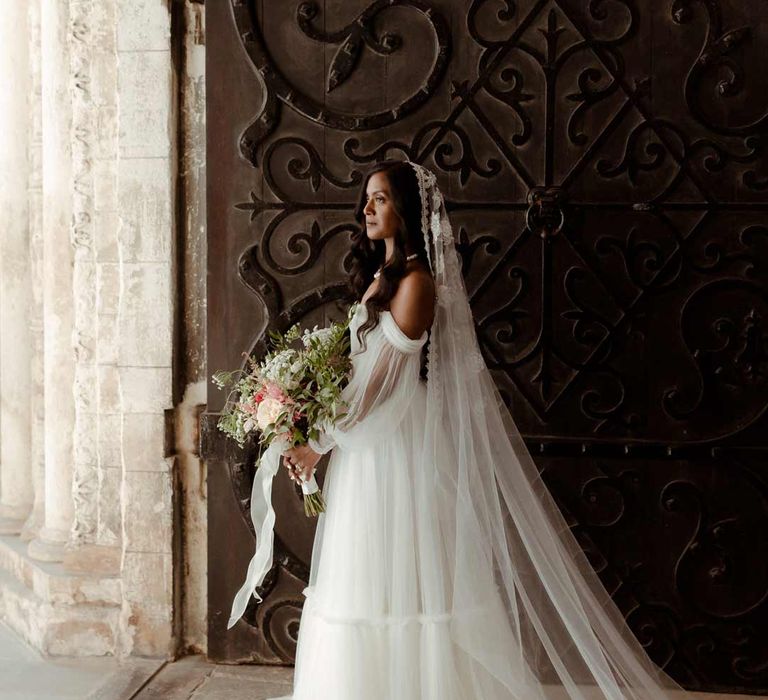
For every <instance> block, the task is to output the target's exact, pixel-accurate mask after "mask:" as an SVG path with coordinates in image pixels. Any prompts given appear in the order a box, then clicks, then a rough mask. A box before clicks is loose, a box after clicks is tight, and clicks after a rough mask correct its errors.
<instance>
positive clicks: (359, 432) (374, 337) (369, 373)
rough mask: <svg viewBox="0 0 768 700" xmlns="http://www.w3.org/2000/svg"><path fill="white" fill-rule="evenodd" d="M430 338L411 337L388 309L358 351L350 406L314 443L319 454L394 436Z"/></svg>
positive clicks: (348, 391)
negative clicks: (393, 433) (424, 348)
mask: <svg viewBox="0 0 768 700" xmlns="http://www.w3.org/2000/svg"><path fill="white" fill-rule="evenodd" d="M426 341H427V332H426V331H425V332H424V333H423V335H422V336H421V338H418V339H413V338H409V337H408V336H407V335H406V334H405V333H404V332H403V331H402V330H401V329H400V327H399V326H398V325H397V323H396V322H395V320H394V318H392V315H391V314H390V313H389V312H382V313H381V315H380V316H379V326H377V327H376V328H375V329H374V330H373V331H371V332H370V333H369V334H368V335H367V337H366V345H367V347H366V349H365V351H364V352H362V353H358V354H357V355H355V354H354V353H353V370H352V377H351V379H350V382H349V384H348V385H347V386H346V387H345V389H344V391H343V393H342V398H343V399H344V401H345V402H346V403H347V404H348V409H347V411H346V413H345V415H343V416H342V417H341V418H340V419H339V420H338V421H337V423H336V425H335V426H332V427H327V428H326V429H325V430H324V431H322V432H321V434H320V436H319V438H318V439H317V440H310V441H309V446H310V447H311V448H312V449H313V450H314V451H315V452H318V453H320V454H325V453H326V452H329V451H330V450H331V449H332V448H333V447H334V446H336V445H338V446H339V447H341V448H343V449H348V450H359V449H362V448H364V447H368V446H370V445H371V444H373V443H375V442H377V441H378V440H380V439H382V438H384V437H386V436H387V435H389V434H391V432H392V431H394V430H395V428H396V427H397V426H398V424H399V423H400V421H401V420H402V418H403V416H404V415H405V413H406V408H407V407H408V405H409V404H410V402H411V400H412V399H413V396H414V393H415V391H416V388H417V387H418V384H419V369H420V353H419V350H421V347H422V346H423V345H424V343H426Z"/></svg>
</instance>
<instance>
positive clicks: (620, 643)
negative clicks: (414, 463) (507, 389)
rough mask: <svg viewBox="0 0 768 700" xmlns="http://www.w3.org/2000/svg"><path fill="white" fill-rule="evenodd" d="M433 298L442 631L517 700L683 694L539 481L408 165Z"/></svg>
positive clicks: (430, 208) (646, 699)
mask: <svg viewBox="0 0 768 700" xmlns="http://www.w3.org/2000/svg"><path fill="white" fill-rule="evenodd" d="M411 165H412V166H413V168H414V169H415V171H416V175H417V179H418V181H419V189H420V194H421V203H422V229H423V234H424V237H425V244H426V247H427V251H428V257H429V263H430V266H431V269H432V273H433V276H434V280H435V285H436V291H437V300H436V312H435V319H434V323H433V325H432V331H431V342H430V348H429V355H428V381H427V420H426V431H425V440H424V446H423V454H422V462H421V463H422V464H423V465H434V468H435V496H436V498H439V499H440V506H439V510H440V512H441V513H442V514H443V517H446V518H447V524H446V532H447V533H448V545H447V546H448V554H449V556H448V560H449V561H451V562H452V566H453V567H454V568H453V570H452V572H451V574H452V586H451V587H450V590H448V591H445V592H442V594H443V595H445V596H446V597H447V599H448V600H447V606H448V609H449V611H450V613H451V614H450V619H451V620H452V621H451V636H452V638H453V640H454V641H455V643H456V644H457V645H458V647H459V648H460V649H462V650H463V651H464V652H465V653H466V654H467V655H469V656H470V657H471V658H472V659H473V660H474V661H475V662H476V663H477V664H480V665H481V666H482V667H483V668H485V669H486V670H487V671H488V672H489V674H490V675H491V676H492V677H493V678H494V679H495V684H496V683H497V684H500V685H501V686H502V687H505V688H507V689H508V690H509V691H510V697H511V698H514V699H515V700H535V699H538V698H542V699H544V698H546V699H547V700H549V699H550V698H555V697H556V698H572V699H579V700H582V699H584V700H587V699H592V698H599V699H602V698H607V699H610V700H620V699H621V700H641V699H642V700H658V699H660V698H665V697H672V694H671V692H670V691H672V690H677V691H678V692H677V693H674V697H676V698H677V697H682V698H684V697H687V694H685V693H684V692H683V691H682V690H681V689H680V688H679V686H677V685H676V684H675V683H674V682H673V681H672V680H671V679H670V678H669V677H668V676H667V675H666V674H665V673H664V672H663V671H662V670H661V669H659V668H658V667H657V666H655V665H654V664H653V663H652V662H651V660H650V659H649V658H648V656H647V655H646V653H645V651H644V649H643V647H642V646H641V645H640V643H639V642H638V641H637V639H636V638H635V637H634V635H633V634H632V632H631V630H630V629H629V627H628V626H627V624H626V622H625V621H624V618H623V617H622V615H621V613H620V612H619V610H618V608H617V607H616V605H615V604H614V602H613V601H612V599H611V597H610V596H609V594H608V593H607V592H606V590H605V588H604V587H603V585H602V584H601V582H600V580H599V578H598V577H597V575H596V574H595V572H594V570H593V568H592V567H591V566H590V564H589V562H588V560H587V558H586V556H585V555H584V553H583V552H582V549H581V548H580V547H579V544H578V542H577V541H576V539H575V537H574V535H573V533H572V532H571V531H570V529H569V527H568V524H567V523H566V521H565V519H564V518H563V516H562V514H561V512H560V510H559V509H558V507H557V505H556V504H555V502H554V500H553V498H552V497H551V495H550V493H549V491H548V490H547V488H546V486H545V485H544V483H543V481H542V479H541V477H540V475H539V472H538V470H537V468H536V465H535V464H534V462H533V460H532V458H531V456H530V454H529V452H528V450H527V449H526V447H525V444H524V442H523V440H522V438H521V436H520V433H519V432H518V430H517V428H516V427H515V423H514V421H513V419H512V416H511V415H510V413H509V410H508V409H507V407H506V406H505V404H504V403H503V401H502V399H501V396H500V395H499V392H498V390H497V388H496V386H495V384H494V382H493V379H492V377H491V375H490V373H489V371H488V369H487V367H486V366H485V362H484V361H483V358H482V356H481V354H480V350H479V347H478V342H477V336H476V333H475V328H474V323H473V319H472V312H471V309H470V306H469V300H468V296H467V292H466V289H465V287H464V282H463V279H462V274H461V268H460V265H459V259H458V254H457V252H456V249H455V246H454V239H453V233H452V230H451V225H450V222H449V219H448V214H447V211H446V208H445V203H444V201H443V197H442V194H441V193H440V190H439V189H438V187H437V183H436V178H435V176H434V174H433V173H432V172H430V171H429V170H427V169H426V168H424V167H423V166H420V165H417V164H414V163H411Z"/></svg>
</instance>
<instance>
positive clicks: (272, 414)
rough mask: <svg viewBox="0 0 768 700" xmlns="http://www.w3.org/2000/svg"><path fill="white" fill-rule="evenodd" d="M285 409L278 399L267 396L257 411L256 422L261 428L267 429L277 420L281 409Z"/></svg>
mask: <svg viewBox="0 0 768 700" xmlns="http://www.w3.org/2000/svg"><path fill="white" fill-rule="evenodd" d="M282 410H283V404H281V403H280V402H279V401H278V400H277V399H271V398H266V399H264V400H263V401H262V402H261V403H260V404H259V408H258V410H257V411H256V422H257V423H258V424H259V428H260V429H261V430H266V429H267V426H268V425H269V424H270V423H274V422H275V421H276V420H277V416H278V415H279V414H280V411H282Z"/></svg>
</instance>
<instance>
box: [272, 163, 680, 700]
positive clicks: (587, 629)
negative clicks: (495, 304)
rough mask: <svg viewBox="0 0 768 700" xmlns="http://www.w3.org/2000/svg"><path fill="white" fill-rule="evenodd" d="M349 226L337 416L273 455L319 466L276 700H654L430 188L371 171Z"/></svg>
mask: <svg viewBox="0 0 768 700" xmlns="http://www.w3.org/2000/svg"><path fill="white" fill-rule="evenodd" d="M359 220H360V223H361V225H362V226H363V231H362V232H361V235H360V236H359V237H358V238H357V239H356V240H355V242H354V248H353V250H354V253H355V257H356V265H355V268H354V270H353V274H352V286H353V288H354V290H355V291H356V292H357V294H358V298H359V299H360V302H359V303H357V304H355V305H354V306H353V309H352V317H351V322H350V330H351V334H352V357H353V374H352V379H351V381H350V384H349V385H348V387H347V388H346V389H345V398H346V400H347V401H348V402H349V405H350V410H349V412H348V414H347V415H346V416H345V418H344V421H343V422H342V423H340V424H338V425H337V426H335V427H334V428H333V429H330V430H328V431H327V432H325V433H323V434H322V435H321V437H320V439H319V440H318V441H313V442H312V443H310V445H309V446H305V447H300V448H296V449H293V450H291V451H290V452H288V453H287V454H286V456H285V465H286V466H287V467H288V468H289V470H290V472H291V475H292V477H293V478H294V479H305V478H307V477H308V476H309V475H310V474H311V473H312V471H313V470H314V468H315V465H316V463H317V461H318V460H319V458H320V455H321V454H322V453H324V452H327V451H329V450H331V449H333V454H332V456H331V460H330V463H329V466H328V472H327V475H326V479H325V488H324V491H325V496H326V500H327V512H326V513H325V514H324V515H321V516H320V519H319V521H318V528H317V534H316V538H315V545H314V551H313V556H312V571H311V576H310V583H309V586H308V588H307V589H306V591H305V594H306V603H305V606H304V611H303V615H302V620H301V625H300V631H299V642H298V649H297V660H296V671H295V677H294V695H293V698H294V700H331V699H332V700H501V699H504V700H535V699H537V698H573V699H576V698H579V699H581V698H606V699H610V700H619V699H622V700H624V699H626V700H640V699H641V698H642V699H643V700H657V699H659V698H664V697H669V696H670V695H669V691H670V689H672V688H675V687H676V686H675V685H674V683H673V682H672V681H671V680H670V679H669V678H668V677H667V676H666V675H665V674H664V673H663V672H662V671H660V670H659V669H658V668H656V667H655V666H654V665H653V664H652V663H651V662H650V660H649V659H648V658H647V656H646V655H645V653H644V652H643V650H642V648H641V647H640V645H639V644H638V642H637V641H636V639H635V638H634V636H633V635H632V633H631V632H630V630H629V629H628V628H627V626H626V624H625V622H624V620H623V618H622V616H621V614H620V613H619V611H618V610H617V608H616V607H615V605H614V604H613V602H612V601H611V599H610V596H609V595H608V594H607V593H606V591H605V590H604V588H603V587H602V586H601V584H600V581H599V579H598V578H597V576H596V575H595V574H594V572H593V570H592V569H591V567H590V566H589V563H588V562H587V561H586V558H585V557H584V555H583V553H582V551H581V549H580V548H579V546H578V544H577V543H576V541H575V539H574V537H573V535H572V534H571V532H570V530H569V529H568V526H567V524H566V523H565V521H564V519H563V518H562V516H561V514H560V512H559V510H558V509H557V507H556V506H555V504H554V502H553V500H552V498H551V496H550V495H549V493H548V491H547V490H546V488H545V487H544V485H543V483H542V481H541V479H540V477H539V474H538V471H537V470H536V467H535V465H534V463H533V461H532V459H531V457H530V455H529V454H528V452H527V450H526V448H525V445H524V443H523V441H522V439H521V437H520V435H519V433H518V431H517V429H516V428H515V425H514V423H513V421H512V418H511V416H510V414H509V412H508V410H507V409H506V407H505V406H504V404H503V402H502V400H501V398H500V396H499V393H498V391H497V390H496V387H495V385H494V383H493V381H492V378H491V376H490V375H489V373H488V370H487V368H486V367H485V364H484V362H483V359H482V356H481V355H480V352H479V348H478V345H477V338H476V335H475V331H474V324H473V321H472V315H471V310H470V307H469V302H468V299H467V294H466V290H465V288H464V284H463V280H462V276H461V270H460V265H459V261H458V256H457V253H456V250H455V247H454V242H453V235H452V232H451V227H450V223H449V221H448V216H447V212H446V210H445V204H444V201H443V198H442V195H441V194H440V191H439V189H438V188H437V184H436V181H435V177H434V175H433V174H432V173H431V172H429V171H428V170H426V169H425V168H423V167H421V166H419V165H415V164H412V163H408V162H405V163H401V162H385V163H382V164H380V165H379V166H377V167H376V168H375V169H374V171H373V172H372V173H371V174H370V175H369V177H368V178H367V179H366V181H365V183H364V184H363V198H362V201H361V206H360V211H359ZM377 268H378V270H377ZM377 272H378V273H379V274H376V273H377ZM428 338H429V341H428ZM427 343H428V348H429V350H428V366H427V370H428V371H427V381H426V382H424V381H420V379H419V370H420V365H421V362H420V358H421V350H422V349H423V348H424V347H425V346H426V345H427ZM676 697H677V695H676Z"/></svg>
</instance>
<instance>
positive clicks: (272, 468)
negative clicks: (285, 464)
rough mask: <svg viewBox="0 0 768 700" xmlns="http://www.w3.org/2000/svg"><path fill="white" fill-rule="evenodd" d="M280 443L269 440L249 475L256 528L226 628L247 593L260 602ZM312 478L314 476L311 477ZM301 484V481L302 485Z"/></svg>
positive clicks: (245, 603)
mask: <svg viewBox="0 0 768 700" xmlns="http://www.w3.org/2000/svg"><path fill="white" fill-rule="evenodd" d="M282 447H283V446H282V445H281V444H280V443H279V441H275V442H273V443H272V444H271V445H270V446H269V447H268V448H267V449H266V451H265V452H264V454H262V456H261V460H259V464H258V465H257V469H256V476H254V478H253V489H252V491H251V520H252V521H253V528H254V530H255V532H256V552H255V553H254V555H253V557H252V558H251V561H250V563H249V564H248V573H247V574H246V577H245V583H244V584H243V585H242V586H241V588H240V590H239V591H238V592H237V593H236V594H235V599H234V600H233V602H232V612H231V613H230V615H229V622H228V623H227V629H230V628H231V627H233V626H234V624H235V623H236V622H237V621H238V620H239V619H240V618H241V617H242V616H243V613H244V612H245V609H246V607H247V606H248V600H249V599H250V597H251V595H253V597H254V598H256V600H257V601H258V602H259V603H260V602H261V600H262V598H261V596H260V595H259V594H258V593H256V588H257V587H258V586H260V585H261V583H262V582H263V581H264V577H265V576H266V575H267V573H268V572H269V570H270V569H271V568H272V550H273V546H274V540H275V530H274V528H275V511H274V509H273V508H272V479H273V478H274V477H275V474H277V472H278V470H279V469H280V457H281V455H282ZM313 480H314V479H313ZM302 488H303V485H302Z"/></svg>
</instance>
